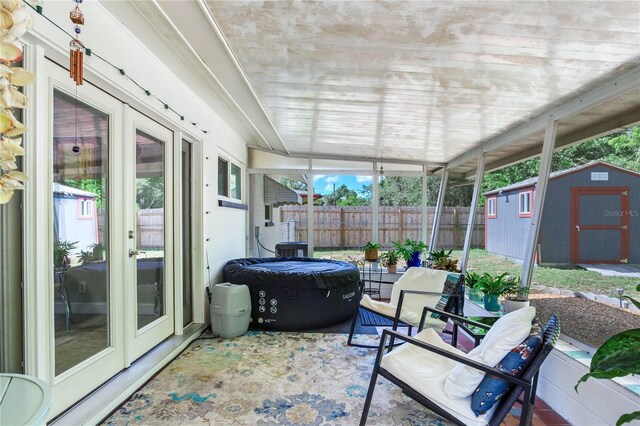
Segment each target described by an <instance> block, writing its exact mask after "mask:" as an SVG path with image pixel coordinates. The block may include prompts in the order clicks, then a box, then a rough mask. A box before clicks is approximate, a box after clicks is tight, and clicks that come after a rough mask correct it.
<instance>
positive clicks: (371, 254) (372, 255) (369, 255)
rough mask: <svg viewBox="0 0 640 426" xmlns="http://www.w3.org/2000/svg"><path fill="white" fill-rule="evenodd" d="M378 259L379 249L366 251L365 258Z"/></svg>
mask: <svg viewBox="0 0 640 426" xmlns="http://www.w3.org/2000/svg"><path fill="white" fill-rule="evenodd" d="M377 259H378V249H371V250H365V251H364V260H377Z"/></svg>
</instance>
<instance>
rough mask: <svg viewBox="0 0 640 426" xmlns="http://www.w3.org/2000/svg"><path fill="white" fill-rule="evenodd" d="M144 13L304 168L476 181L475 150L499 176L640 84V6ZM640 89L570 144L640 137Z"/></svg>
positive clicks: (312, 4) (209, 6) (206, 0)
mask: <svg viewBox="0 0 640 426" xmlns="http://www.w3.org/2000/svg"><path fill="white" fill-rule="evenodd" d="M106 4H107V7H109V8H111V9H112V10H116V9H117V8H115V7H114V6H111V4H110V3H106ZM133 4H134V5H138V4H144V5H147V6H145V7H147V8H148V7H156V8H157V9H158V10H159V11H161V15H162V16H163V19H166V20H168V21H169V22H171V25H172V26H173V28H175V31H174V33H175V34H179V37H180V38H179V39H176V38H175V37H176V36H175V35H171V36H169V35H167V33H166V32H165V33H163V34H160V37H162V38H164V39H165V41H166V42H167V43H168V44H169V45H171V46H172V48H173V49H175V50H176V51H177V52H178V53H179V55H180V57H182V58H184V56H185V55H191V54H193V55H194V57H195V58H197V62H201V63H202V64H204V66H205V67H206V73H205V72H201V73H200V76H199V78H201V79H202V78H207V77H206V75H207V73H209V74H210V75H211V76H212V78H211V79H212V83H211V84H212V85H213V86H215V85H220V86H222V87H224V92H225V93H226V94H228V96H229V97H230V99H232V100H233V102H232V103H233V104H234V105H235V106H236V107H237V108H238V111H239V113H238V114H237V115H238V116H244V117H245V119H246V122H245V124H244V125H245V126H247V125H249V126H250V127H251V128H252V129H253V130H252V132H249V133H248V134H249V136H247V137H246V141H247V143H248V145H249V147H254V148H258V149H263V150H264V149H266V150H272V151H274V152H279V153H284V154H286V155H292V156H303V157H315V158H348V159H352V160H358V159H360V160H385V161H393V160H401V161H411V162H416V163H422V162H425V163H429V164H430V167H429V170H437V169H438V168H439V167H440V166H441V165H443V164H445V163H449V162H451V161H453V163H455V167H453V168H452V171H454V172H457V173H458V176H463V174H466V176H472V174H473V169H474V167H475V159H474V157H473V156H472V155H468V153H469V152H470V151H471V152H473V153H475V152H477V151H478V147H480V146H491V148H492V150H491V152H489V153H488V154H487V161H488V168H492V167H500V166H502V165H505V164H508V163H510V162H513V161H518V160H520V159H522V158H526V157H528V156H531V155H535V154H537V153H538V152H539V151H540V145H541V142H542V138H543V135H544V128H543V127H542V128H541V127H540V125H532V126H531V129H530V130H527V127H525V126H528V125H529V123H534V124H535V120H534V118H536V117H538V118H540V117H541V116H542V115H543V114H546V113H548V112H550V111H552V110H553V109H554V108H556V107H559V106H561V105H563V104H565V103H567V102H569V101H571V100H572V99H574V100H575V99H576V98H577V97H579V96H582V95H584V94H589V93H590V92H592V91H593V90H594V89H597V88H598V87H603V86H605V87H606V86H607V85H609V86H610V87H615V84H616V83H613V82H614V81H615V80H616V79H618V78H621V76H625V75H626V76H628V75H629V73H630V72H633V71H634V70H640V2H638V1H599V2H598V1H523V2H517V1H437V2H436V1H380V0H376V1H284V0H283V1H213V0H196V1H194V2H182V1H158V2H153V3H147V2H140V1H137V0H134V1H133ZM137 9H138V11H139V12H140V13H142V12H141V11H140V8H139V7H138V8H137ZM143 15H144V16H145V19H147V21H148V22H149V23H150V28H158V27H159V25H160V24H161V23H160V22H158V20H157V18H154V16H153V15H154V14H151V13H148V12H145V13H143ZM155 15H158V14H155ZM120 16H121V19H123V22H125V21H126V20H127V14H126V13H120ZM163 22H164V21H163ZM125 23H126V22H125ZM163 25H164V24H163ZM132 31H134V32H135V31H136V28H132ZM167 38H172V39H171V40H167ZM180 45H184V46H187V47H188V49H182V48H180V47H179V46H180ZM193 63H194V64H195V62H193ZM194 72H195V71H194ZM203 76H204V77H203ZM214 76H215V79H214V78H213V77H214ZM636 76H640V73H638V74H636V75H633V74H632V77H633V78H636ZM213 80H215V81H214V82H213ZM628 80H629V79H628V78H627V81H628ZM637 80H638V81H637V82H632V85H631V88H630V90H628V91H626V93H621V94H620V96H617V97H615V98H613V99H608V100H607V102H604V103H599V104H597V105H594V107H593V108H589V110H588V111H586V112H583V113H581V114H579V115H575V116H571V117H569V118H566V119H564V120H563V121H561V122H560V123H559V126H558V137H559V140H558V144H559V145H563V144H569V143H574V142H576V141H580V140H584V139H585V138H588V137H590V136H593V135H599V134H603V133H607V132H610V131H611V130H614V129H621V128H624V127H627V126H629V125H632V124H634V123H637V122H640V77H638V78H637ZM579 102H580V101H579ZM579 102H578V103H579ZM539 122H540V121H538V123H539ZM523 129H524V130H523ZM511 134H518V135H521V137H520V136H519V137H518V138H508V136H509V135H511ZM505 136H507V139H506V140H507V142H508V143H494V142H495V141H496V140H499V141H502V140H503V139H504V138H505ZM465 153H467V155H465Z"/></svg>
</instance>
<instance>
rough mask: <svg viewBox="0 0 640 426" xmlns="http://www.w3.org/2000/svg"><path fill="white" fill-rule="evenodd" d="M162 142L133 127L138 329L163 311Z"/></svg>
mask: <svg viewBox="0 0 640 426" xmlns="http://www.w3.org/2000/svg"><path fill="white" fill-rule="evenodd" d="M164 151H165V144H164V142H163V141H161V140H159V139H157V138H155V137H153V136H151V135H149V134H146V133H144V132H143V131H141V130H139V129H137V130H136V180H135V182H136V206H135V210H136V218H137V224H136V227H137V232H136V234H137V236H138V238H137V240H136V242H137V247H136V249H137V250H138V253H140V254H139V255H138V259H137V261H136V276H137V279H136V281H137V282H136V283H137V304H138V309H137V321H138V329H141V328H143V327H145V326H146V325H148V324H150V323H151V322H153V321H154V320H156V319H157V318H159V317H161V316H163V315H164V314H165V313H166V306H165V301H164V293H165V292H164V288H165V273H164V259H165V243H164V236H165V176H164V170H165V155H164Z"/></svg>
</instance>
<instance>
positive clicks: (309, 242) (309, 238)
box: [307, 159, 314, 257]
mask: <svg viewBox="0 0 640 426" xmlns="http://www.w3.org/2000/svg"><path fill="white" fill-rule="evenodd" d="M313 251H314V247H313V160H311V159H309V174H308V178H307V252H308V254H307V256H309V257H313Z"/></svg>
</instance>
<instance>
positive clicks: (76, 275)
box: [37, 61, 174, 416]
mask: <svg viewBox="0 0 640 426" xmlns="http://www.w3.org/2000/svg"><path fill="white" fill-rule="evenodd" d="M47 73H48V75H49V87H48V93H49V105H50V108H49V132H50V133H49V136H50V137H49V138H48V141H47V143H48V149H49V152H50V158H51V161H50V163H49V164H50V166H51V168H50V169H49V174H50V176H51V178H50V180H49V182H50V186H49V191H50V195H49V197H48V200H49V201H48V203H47V204H46V206H47V208H48V209H49V212H50V214H49V215H48V217H49V219H48V220H49V229H50V237H49V241H50V247H51V253H52V257H51V258H50V259H49V260H47V261H46V264H47V265H49V266H48V267H47V269H48V270H49V271H51V272H50V275H49V276H50V280H49V283H45V284H46V285H44V284H43V287H42V290H43V291H45V294H49V296H50V297H49V298H48V306H47V307H46V309H45V312H48V314H47V315H48V317H49V321H48V323H47V324H48V325H49V333H50V334H49V335H50V336H51V338H50V339H48V341H49V342H50V345H49V349H48V350H47V351H44V352H43V354H42V355H39V357H42V359H43V360H44V361H45V364H46V365H48V368H47V369H48V371H50V373H49V377H50V380H49V381H50V383H51V384H52V390H53V392H52V397H53V398H52V410H51V415H52V416H55V415H56V414H59V413H60V412H62V411H63V410H64V409H66V408H67V407H69V406H70V405H72V404H73V403H75V402H77V401H78V400H80V399H81V398H82V397H83V396H85V395H87V394H88V393H90V392H91V391H92V390H93V389H95V388H97V387H98V386H100V385H101V384H102V383H104V382H106V381H107V380H109V378H111V377H113V376H114V375H116V374H117V373H118V372H120V371H121V370H123V369H124V368H126V367H127V366H128V365H129V364H131V362H133V361H134V360H135V359H137V358H138V357H140V356H141V355H143V354H144V353H145V352H147V351H148V350H150V349H151V348H153V347H154V346H156V345H157V344H158V343H160V342H161V341H162V340H164V339H165V338H167V337H168V336H170V335H171V334H172V333H173V332H174V302H173V294H174V280H173V276H174V274H173V266H172V264H173V262H172V259H173V257H174V253H173V226H172V222H173V212H172V211H173V195H172V194H173V180H174V179H173V167H172V164H173V154H172V153H173V151H174V149H173V144H174V142H173V133H172V132H171V131H170V130H169V129H167V128H166V127H163V126H161V125H160V124H158V123H157V122H155V121H153V120H151V119H149V118H148V117H146V116H144V115H142V114H140V113H138V112H137V111H135V110H133V109H131V108H130V107H129V106H127V105H125V104H123V103H122V102H121V101H120V100H118V99H116V98H114V97H112V96H110V95H108V94H106V93H105V92H103V91H102V90H99V89H98V88H96V87H94V86H92V85H91V84H89V83H88V82H85V84H84V85H82V86H77V87H76V86H75V84H74V83H73V81H72V80H71V79H70V78H69V75H68V72H67V71H65V70H64V69H63V68H61V67H59V66H58V65H56V64H55V63H53V62H49V61H47ZM43 173H44V172H43ZM43 207H44V206H43ZM37 243H39V242H37ZM43 264H44V262H43Z"/></svg>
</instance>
